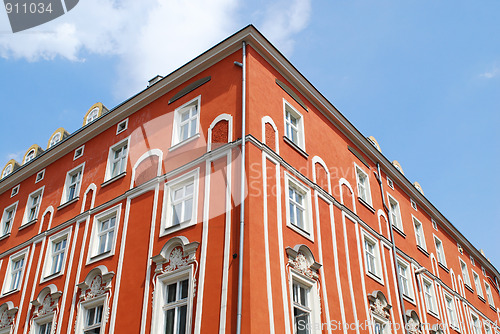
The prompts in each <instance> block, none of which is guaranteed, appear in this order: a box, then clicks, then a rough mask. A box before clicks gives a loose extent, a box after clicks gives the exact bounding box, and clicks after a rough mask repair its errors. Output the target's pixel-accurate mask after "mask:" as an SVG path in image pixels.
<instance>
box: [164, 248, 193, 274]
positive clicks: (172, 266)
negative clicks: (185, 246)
mask: <svg viewBox="0 0 500 334" xmlns="http://www.w3.org/2000/svg"><path fill="white" fill-rule="evenodd" d="M183 255H184V252H183V251H182V247H180V246H179V247H175V248H174V249H172V251H171V252H170V256H169V262H168V265H167V266H166V268H165V272H167V271H174V270H176V269H179V268H182V267H184V266H187V265H188V257H187V256H183Z"/></svg>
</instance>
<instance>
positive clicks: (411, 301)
mask: <svg viewBox="0 0 500 334" xmlns="http://www.w3.org/2000/svg"><path fill="white" fill-rule="evenodd" d="M403 299H404V300H406V301H407V302H409V303H412V304H413V305H416V304H415V300H414V299H413V297H410V296H407V295H405V294H403Z"/></svg>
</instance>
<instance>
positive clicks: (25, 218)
mask: <svg viewBox="0 0 500 334" xmlns="http://www.w3.org/2000/svg"><path fill="white" fill-rule="evenodd" d="M44 190H45V186H43V187H41V188H39V189H37V190H35V191H34V192H32V193H31V194H29V196H28V201H27V202H26V209H25V210H24V216H23V223H22V224H21V226H24V225H26V224H29V223H31V222H35V221H37V219H38V215H39V214H40V207H41V206H42V199H43V191H44ZM35 196H39V198H38V201H37V209H36V213H35V217H34V218H33V219H29V217H30V215H31V209H32V208H33V207H34V206H33V204H32V203H33V198H34V197H35Z"/></svg>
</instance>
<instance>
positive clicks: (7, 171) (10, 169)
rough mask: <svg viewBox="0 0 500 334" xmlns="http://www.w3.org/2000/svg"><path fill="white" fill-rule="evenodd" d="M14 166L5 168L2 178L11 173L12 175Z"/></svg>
mask: <svg viewBox="0 0 500 334" xmlns="http://www.w3.org/2000/svg"><path fill="white" fill-rule="evenodd" d="M12 169H13V168H12V164H10V165H7V166H5V168H4V170H3V173H2V178H4V177H6V176H7V175H9V174H10V173H12Z"/></svg>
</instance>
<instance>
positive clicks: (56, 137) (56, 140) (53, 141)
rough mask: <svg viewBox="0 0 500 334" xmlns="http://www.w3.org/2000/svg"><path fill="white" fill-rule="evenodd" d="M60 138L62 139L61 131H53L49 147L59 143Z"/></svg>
mask: <svg viewBox="0 0 500 334" xmlns="http://www.w3.org/2000/svg"><path fill="white" fill-rule="evenodd" d="M61 140H62V133H61V132H56V133H54V135H53V136H52V137H51V138H50V141H49V148H51V147H53V146H56V145H57V143H59V142H60V141H61Z"/></svg>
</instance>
